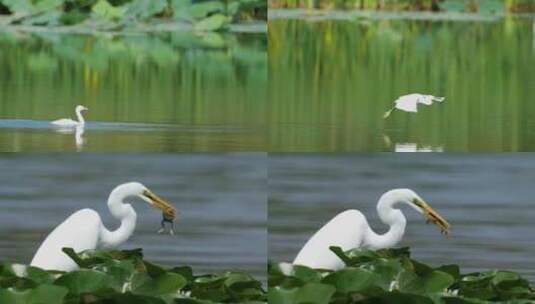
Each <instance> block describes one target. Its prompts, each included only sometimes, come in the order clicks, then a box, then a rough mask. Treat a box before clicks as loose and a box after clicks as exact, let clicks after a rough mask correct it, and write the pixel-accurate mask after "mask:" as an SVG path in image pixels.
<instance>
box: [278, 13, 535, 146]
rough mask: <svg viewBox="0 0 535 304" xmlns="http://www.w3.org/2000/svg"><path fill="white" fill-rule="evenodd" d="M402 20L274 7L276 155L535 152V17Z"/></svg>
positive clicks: (405, 15) (417, 16)
mask: <svg viewBox="0 0 535 304" xmlns="http://www.w3.org/2000/svg"><path fill="white" fill-rule="evenodd" d="M397 15H398V14H388V13H385V14H372V13H359V14H357V13H340V12H315V11H309V12H306V11H298V10H297V11H270V17H271V19H270V22H269V50H268V53H269V74H270V79H269V85H270V107H271V115H270V118H269V122H268V125H269V128H270V132H269V142H270V150H271V151H281V152H283V151H316V152H318V151H419V150H424V151H535V131H534V130H535V104H534V103H533V96H534V95H535V85H534V82H533V79H535V69H533V66H535V24H534V19H535V18H532V17H530V16H528V17H522V18H521V17H518V18H511V17H507V18H491V17H484V16H483V17H481V16H475V15H463V14H461V15H440V14H438V15H437V14H432V13H425V14H418V13H416V14H414V13H403V14H399V15H400V16H401V17H402V18H405V19H401V18H400V17H399V16H397ZM409 93H424V94H426V93H427V94H432V95H436V96H445V97H446V100H445V102H443V103H441V104H437V105H432V106H420V108H419V112H418V113H417V114H414V113H405V112H400V111H397V112H394V113H393V114H392V115H391V116H390V117H389V118H388V119H383V118H382V116H383V113H385V111H387V110H388V109H390V108H391V107H392V105H393V101H394V100H395V99H396V98H397V97H399V96H401V95H405V94H409Z"/></svg>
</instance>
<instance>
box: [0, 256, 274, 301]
mask: <svg viewBox="0 0 535 304" xmlns="http://www.w3.org/2000/svg"><path fill="white" fill-rule="evenodd" d="M64 252H65V253H66V254H68V255H69V256H70V257H71V258H72V259H73V260H74V261H76V263H77V264H78V265H79V266H80V270H77V271H73V272H68V273H64V272H58V271H45V270H42V269H40V268H36V267H31V266H25V265H20V264H10V263H2V264H0V303H24V304H30V303H35V304H37V303H47V304H59V303H72V304H74V303H147V304H160V303H161V304H165V303H188V304H196V303H199V304H201V303H202V304H209V303H244V302H247V303H254V302H257V303H261V302H265V301H266V293H265V291H264V289H263V287H262V284H261V282H259V281H257V280H256V279H254V278H253V277H252V276H250V275H248V274H246V273H243V272H236V271H228V272H224V273H220V274H203V275H195V274H194V273H193V270H192V269H191V267H189V266H180V267H174V268H170V269H168V268H164V267H162V266H159V265H156V264H153V263H151V262H148V261H146V260H144V259H143V255H142V252H141V249H135V250H123V251H84V252H81V253H79V254H77V253H75V252H74V251H73V250H72V249H70V248H64Z"/></svg>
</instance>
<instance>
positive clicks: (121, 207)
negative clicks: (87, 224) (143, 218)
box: [100, 187, 137, 248]
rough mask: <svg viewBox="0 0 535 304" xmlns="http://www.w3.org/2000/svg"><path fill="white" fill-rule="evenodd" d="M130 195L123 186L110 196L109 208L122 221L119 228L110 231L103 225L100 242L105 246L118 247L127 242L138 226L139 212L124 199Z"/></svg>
mask: <svg viewBox="0 0 535 304" xmlns="http://www.w3.org/2000/svg"><path fill="white" fill-rule="evenodd" d="M127 196H128V195H127V194H126V193H124V191H123V190H122V189H121V187H117V188H115V189H114V190H113V191H112V192H111V194H110V197H109V198H108V208H109V209H110V213H111V214H112V215H113V217H115V218H116V219H118V220H120V221H121V225H120V226H119V228H118V229H117V230H114V231H110V230H108V229H106V227H104V226H102V227H101V230H100V232H101V235H100V243H101V246H102V247H104V248H112V247H117V246H118V245H120V244H121V243H123V242H125V241H126V240H127V239H128V238H129V237H130V236H131V235H132V233H133V232H134V229H135V228H136V219H137V214H136V212H135V211H134V208H132V206H131V205H130V204H125V203H124V202H123V200H124V199H125V198H126V197H127Z"/></svg>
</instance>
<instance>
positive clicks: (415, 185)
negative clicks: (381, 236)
mask: <svg viewBox="0 0 535 304" xmlns="http://www.w3.org/2000/svg"><path fill="white" fill-rule="evenodd" d="M534 172H535V156H534V155H530V154H527V155H526V154H476V155H472V154H462V155H461V154H425V155H421V154H418V155H416V154H375V155H372V154H361V155H341V154H331V155H320V154H308V155H307V154H292V155H290V154H287V155H277V156H274V157H270V160H269V192H270V197H269V207H268V209H269V211H268V212H269V259H271V260H273V261H290V262H291V261H292V260H293V258H294V257H295V255H296V254H297V252H298V251H299V249H300V248H301V247H302V246H303V245H304V243H305V242H306V240H307V239H308V238H309V237H310V236H311V235H312V234H313V233H314V232H315V231H316V230H317V229H319V228H320V227H321V226H322V225H323V224H325V223H326V222H327V221H328V220H330V219H331V218H332V217H333V216H334V215H336V214H337V213H339V212H341V211H343V210H346V209H359V210H361V211H362V212H363V213H364V214H365V215H366V217H367V218H368V220H369V222H370V225H371V226H372V228H373V229H374V230H375V231H377V232H380V233H384V232H385V231H386V227H385V226H384V225H382V224H381V223H380V221H379V220H378V217H377V214H376V210H375V208H376V204H377V200H378V199H379V197H380V195H381V194H382V193H384V192H385V191H387V190H390V189H393V188H399V187H406V188H411V189H413V190H415V191H416V192H417V193H418V194H420V196H422V198H424V199H425V200H426V201H427V202H428V203H429V204H430V205H431V206H432V207H433V208H434V209H435V210H437V211H438V212H439V213H440V214H441V215H443V216H444V217H445V218H446V219H447V220H448V221H449V222H450V224H451V225H452V229H451V235H450V236H449V237H444V236H442V235H441V234H440V233H439V230H438V228H436V227H435V226H432V225H426V224H425V220H424V219H423V218H422V217H421V216H420V215H419V214H417V213H416V212H414V211H413V210H412V209H410V208H404V209H403V212H404V214H405V215H406V216H407V219H408V221H407V229H406V231H405V236H404V239H403V241H402V243H401V244H400V246H410V247H411V250H412V254H413V256H414V257H416V258H417V259H421V260H423V261H426V262H429V263H432V264H434V265H441V264H459V265H460V266H461V267H462V270H463V271H465V272H469V271H476V270H482V269H496V268H498V269H510V270H514V271H518V272H520V273H522V274H524V275H525V276H526V277H527V278H529V279H530V280H531V281H535V271H534V270H533V267H531V266H530V265H533V261H534V260H533V259H534V254H533V253H534V252H535V234H534V233H533V232H534V231H535V222H534V221H533V219H534V218H535V208H534V207H535V202H534V199H533V193H534V190H533V180H535V173H534Z"/></svg>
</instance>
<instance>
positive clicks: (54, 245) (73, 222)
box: [31, 182, 176, 271]
mask: <svg viewBox="0 0 535 304" xmlns="http://www.w3.org/2000/svg"><path fill="white" fill-rule="evenodd" d="M135 197H139V198H141V199H142V200H144V201H146V202H147V203H149V204H150V205H152V206H153V207H156V208H158V209H160V210H162V214H163V220H162V222H161V225H162V229H164V228H165V226H164V224H165V222H171V224H172V220H173V219H174V218H175V214H176V213H175V208H174V207H173V206H172V205H171V204H169V203H168V202H167V201H165V200H164V199H162V198H160V197H158V196H157V195H156V194H154V193H153V192H151V191H150V190H149V189H147V187H145V186H144V185H143V184H141V183H138V182H130V183H125V184H121V185H119V186H117V187H115V189H113V191H112V192H111V193H110V196H109V198H108V208H109V210H110V212H111V214H112V215H113V217H115V218H116V219H118V220H120V221H121V225H120V226H119V228H118V229H117V230H114V231H110V230H108V229H106V227H105V226H104V224H103V223H102V220H101V218H100V216H99V214H98V213H97V212H96V211H95V210H92V209H82V210H79V211H77V212H75V213H74V214H72V215H71V216H69V217H68V218H67V219H66V220H65V221H64V222H63V223H61V224H60V225H59V226H57V227H56V228H55V229H54V230H53V231H52V232H51V233H50V234H49V235H48V236H47V237H46V239H45V240H44V241H43V243H42V244H41V246H40V247H39V249H38V250H37V252H36V253H35V256H34V257H33V259H32V261H31V265H32V266H36V267H40V268H43V269H47V270H61V271H72V270H75V269H77V268H78V266H77V265H76V263H74V261H72V260H71V259H70V258H69V256H67V255H66V254H65V253H63V251H62V248H64V247H70V248H73V249H74V251H76V252H80V251H83V250H88V249H96V248H114V247H117V246H119V245H120V244H122V243H124V242H125V241H126V240H127V239H128V238H129V237H130V236H131V235H132V233H133V232H134V229H135V228H136V219H137V215H136V212H135V211H134V208H133V207H132V205H130V204H128V203H125V202H124V200H125V199H128V198H135ZM162 229H160V231H159V232H161V231H162ZM170 233H171V234H173V227H171V230H170Z"/></svg>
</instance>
